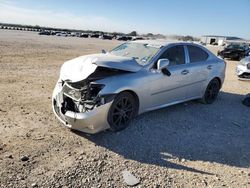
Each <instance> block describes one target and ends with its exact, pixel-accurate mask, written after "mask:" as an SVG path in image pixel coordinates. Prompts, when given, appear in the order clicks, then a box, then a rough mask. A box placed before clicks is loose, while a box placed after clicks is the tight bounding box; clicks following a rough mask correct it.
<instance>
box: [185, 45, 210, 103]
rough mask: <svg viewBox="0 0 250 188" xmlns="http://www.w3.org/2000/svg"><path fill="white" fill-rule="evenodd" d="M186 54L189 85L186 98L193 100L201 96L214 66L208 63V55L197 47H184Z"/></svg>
mask: <svg viewBox="0 0 250 188" xmlns="http://www.w3.org/2000/svg"><path fill="white" fill-rule="evenodd" d="M185 48H186V50H187V52H188V70H189V76H188V77H187V79H189V80H188V82H189V83H190V85H189V89H188V90H187V98H195V97H200V96H202V95H203V91H204V87H206V83H207V78H208V76H209V73H210V71H211V70H212V69H213V68H214V66H215V65H214V64H213V63H212V62H209V61H208V57H209V54H208V53H207V52H206V51H205V50H203V49H201V48H200V47H198V46H194V45H186V47H185Z"/></svg>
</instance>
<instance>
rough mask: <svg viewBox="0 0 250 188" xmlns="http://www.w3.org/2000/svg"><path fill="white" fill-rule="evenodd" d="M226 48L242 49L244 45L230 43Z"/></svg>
mask: <svg viewBox="0 0 250 188" xmlns="http://www.w3.org/2000/svg"><path fill="white" fill-rule="evenodd" d="M227 49H244V46H243V45H240V44H230V45H228V46H227Z"/></svg>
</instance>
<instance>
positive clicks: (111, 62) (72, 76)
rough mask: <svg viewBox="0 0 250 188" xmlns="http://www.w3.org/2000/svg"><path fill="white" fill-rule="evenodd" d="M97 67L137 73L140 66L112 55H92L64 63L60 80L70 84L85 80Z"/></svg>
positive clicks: (131, 60) (125, 58)
mask: <svg viewBox="0 0 250 188" xmlns="http://www.w3.org/2000/svg"><path fill="white" fill-rule="evenodd" d="M97 67H106V68H111V69H117V70H123V71H128V72H137V71H139V70H141V68H142V66H140V65H139V64H138V63H137V62H136V61H135V60H134V59H133V58H129V57H120V56H115V55H112V54H109V53H107V54H93V55H86V56H81V57H78V58H75V59H72V60H69V61H67V62H65V63H64V64H63V65H62V68H61V72H60V78H61V79H62V80H69V81H71V82H78V81H81V80H84V79H86V78H87V77H88V76H89V75H91V74H92V73H93V72H95V70H96V68H97Z"/></svg>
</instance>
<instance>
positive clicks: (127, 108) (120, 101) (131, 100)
mask: <svg viewBox="0 0 250 188" xmlns="http://www.w3.org/2000/svg"><path fill="white" fill-rule="evenodd" d="M136 114H137V101H136V100H135V97H134V96H133V95H132V94H131V93H129V92H122V93H120V94H118V95H117V96H116V98H115V100H114V102H113V104H112V105H111V107H110V109H109V113H108V123H109V125H110V129H111V130H112V131H114V132H117V131H120V130H123V129H125V128H126V127H127V126H128V124H129V122H130V121H131V120H132V119H133V118H134V117H135V116H136Z"/></svg>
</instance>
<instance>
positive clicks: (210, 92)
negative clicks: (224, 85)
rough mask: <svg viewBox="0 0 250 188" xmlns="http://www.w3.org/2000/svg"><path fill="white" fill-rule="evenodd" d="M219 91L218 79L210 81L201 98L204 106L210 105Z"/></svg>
mask: <svg viewBox="0 0 250 188" xmlns="http://www.w3.org/2000/svg"><path fill="white" fill-rule="evenodd" d="M219 91H220V82H219V80H218V79H216V78H214V79H213V80H211V81H210V82H209V84H208V86H207V89H206V91H205V93H204V96H203V98H202V102H203V103H204V104H212V103H213V102H214V101H215V100H216V98H217V96H218V93H219Z"/></svg>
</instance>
